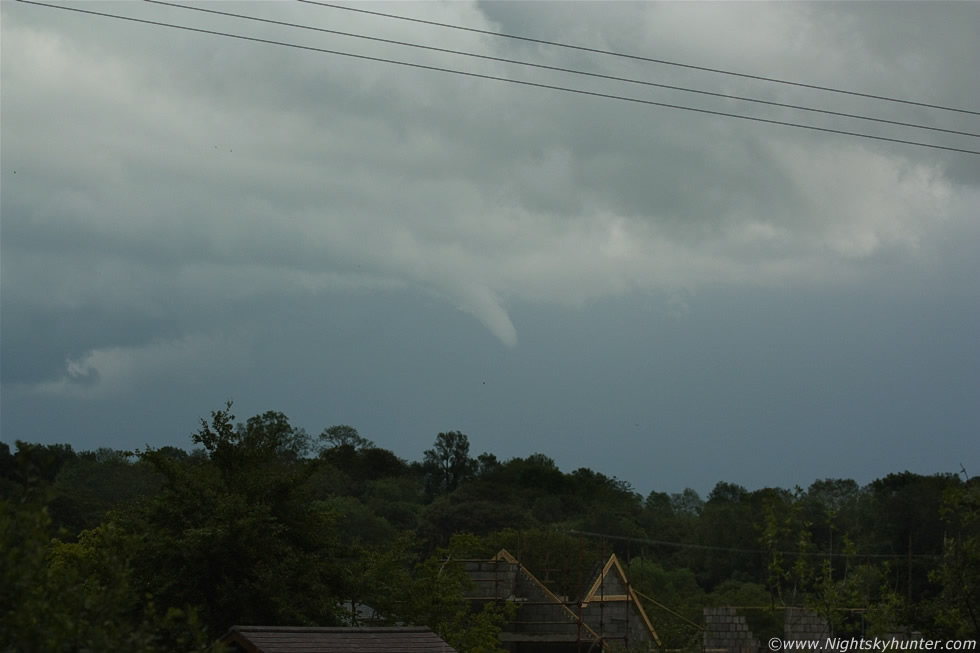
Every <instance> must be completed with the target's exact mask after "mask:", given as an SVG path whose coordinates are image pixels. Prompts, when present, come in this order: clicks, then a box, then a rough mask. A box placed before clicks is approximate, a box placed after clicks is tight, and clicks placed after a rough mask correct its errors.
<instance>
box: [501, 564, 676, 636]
mask: <svg viewBox="0 0 980 653" xmlns="http://www.w3.org/2000/svg"><path fill="white" fill-rule="evenodd" d="M491 560H494V561H498V562H499V561H501V560H502V561H504V562H508V563H510V564H512V565H517V566H518V568H520V570H521V571H523V572H524V573H525V574H526V575H527V577H528V578H529V579H531V582H532V583H534V584H535V585H536V586H537V587H538V589H540V590H541V591H543V592H544V594H545V596H547V597H548V599H550V600H551V601H554V602H555V605H558V606H560V607H561V608H562V609H563V610H564V611H565V612H567V613H568V614H569V616H571V618H572V619H574V620H575V622H576V623H577V624H579V625H580V626H581V627H582V628H583V629H584V630H586V631H587V632H588V633H589V634H590V635H592V637H593V638H594V639H595V641H597V642H600V643H602V644H603V645H604V644H605V643H604V642H603V639H602V637H600V636H599V633H597V632H596V631H594V630H592V628H590V627H589V625H588V624H587V623H585V621H583V620H582V619H581V617H579V615H578V614H576V613H575V611H574V610H572V609H571V608H570V607H568V606H567V605H566V604H565V602H564V601H562V600H561V599H559V598H558V597H557V596H555V593H554V592H552V591H551V590H550V589H548V586H547V585H545V584H544V583H542V582H541V581H540V580H538V577H537V576H535V575H534V574H532V573H531V572H530V571H529V570H528V568H527V567H525V566H524V565H523V564H521V562H520V561H519V560H518V559H517V558H515V557H514V556H513V555H511V553H510V551H508V550H507V549H501V550H500V551H498V552H497V555H495V556H494V557H493V558H491ZM657 641H658V642H659V641H660V640H657Z"/></svg>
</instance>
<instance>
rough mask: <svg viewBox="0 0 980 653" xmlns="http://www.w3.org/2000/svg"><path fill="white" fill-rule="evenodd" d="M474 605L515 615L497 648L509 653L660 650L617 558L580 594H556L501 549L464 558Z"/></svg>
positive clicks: (605, 565) (606, 564)
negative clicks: (510, 607) (509, 606)
mask: <svg viewBox="0 0 980 653" xmlns="http://www.w3.org/2000/svg"><path fill="white" fill-rule="evenodd" d="M462 564H463V565H464V568H465V569H466V571H467V573H468V574H469V576H470V579H471V580H472V581H473V590H472V592H471V594H472V595H471V596H470V597H469V599H470V600H471V601H472V602H474V603H476V604H480V603H486V602H488V601H497V602H504V601H509V602H512V603H513V604H515V605H516V606H517V614H516V615H515V617H514V618H513V620H512V621H510V622H509V623H507V624H505V625H504V627H503V633H502V634H501V644H502V645H503V646H504V647H505V648H507V649H508V650H509V651H511V653H525V652H530V651H536V652H540V653H580V652H582V653H584V652H585V651H604V650H616V649H623V648H628V649H630V650H633V651H638V650H656V649H659V648H661V642H660V638H659V637H658V636H657V632H656V631H655V630H654V628H653V624H651V623H650V619H649V617H647V614H646V612H645V611H644V610H643V606H642V605H641V604H640V601H639V599H638V598H637V595H636V592H635V591H633V589H632V588H631V587H630V582H629V577H628V576H627V574H626V572H625V570H624V569H623V566H622V565H621V564H620V562H619V560H618V559H617V557H616V555H615V554H612V555H610V556H609V558H608V560H607V561H606V562H605V563H604V564H603V565H602V566H601V567H600V568H598V570H597V571H596V573H594V574H592V577H591V578H589V579H588V582H587V583H585V585H584V586H583V587H582V588H581V590H580V591H579V594H578V596H558V595H556V594H555V593H553V592H552V590H550V589H549V588H548V586H547V585H546V584H545V583H543V582H542V581H540V580H539V579H538V578H537V577H536V576H535V575H534V574H533V573H532V572H531V571H529V570H528V569H527V568H525V567H524V565H523V564H521V562H520V561H518V560H517V558H515V557H514V556H512V555H511V554H510V553H508V552H507V551H506V550H501V551H500V552H499V553H497V555H495V556H494V557H493V558H491V559H489V560H464V561H462Z"/></svg>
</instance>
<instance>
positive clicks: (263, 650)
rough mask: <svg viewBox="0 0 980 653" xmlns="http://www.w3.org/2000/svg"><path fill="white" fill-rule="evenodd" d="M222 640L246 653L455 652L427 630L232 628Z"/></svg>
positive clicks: (399, 628) (233, 648) (397, 628)
mask: <svg viewBox="0 0 980 653" xmlns="http://www.w3.org/2000/svg"><path fill="white" fill-rule="evenodd" d="M221 641H222V643H224V644H227V645H229V646H232V650H233V651H234V650H237V649H240V650H242V651H245V652H246V653H456V651H455V650H454V649H453V648H451V647H450V646H449V644H446V642H444V641H443V640H442V639H441V638H440V637H439V636H438V635H436V634H435V633H433V632H432V631H431V630H429V629H428V628H401V627H396V628H293V627H283V626H232V627H231V630H229V631H228V632H227V633H226V634H225V636H224V637H222V638H221Z"/></svg>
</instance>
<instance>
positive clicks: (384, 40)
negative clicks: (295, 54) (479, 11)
mask: <svg viewBox="0 0 980 653" xmlns="http://www.w3.org/2000/svg"><path fill="white" fill-rule="evenodd" d="M144 2H148V3H150V4H155V5H165V6H168V7H174V8H176V9H189V10H191V11H200V12H203V13H207V14H217V15H219V16H229V17H231V18H242V19H245V20H251V21H255V22H259V23H269V24H271V25H281V26H284V27H295V28H298V29H305V30H310V31H314V32H323V33H326V34H335V35H338V36H347V37H351V38H355V39H365V40H368V41H376V42H379V43H388V44H392V45H401V46H405V47H409V48H418V49H421V50H430V51H433V52H443V53H447V54H454V55H459V56H463V57H472V58H474V59H484V60H488V61H498V62H501V63H509V64H515V65H518V66H527V67H530V68H540V69H543V70H553V71H556V72H563V73H571V74H573V75H583V76H586V77H595V78H599V79H608V80H612V81H617V82H626V83H629V84H639V85H642V86H652V87H656V88H665V89H670V90H673V91H682V92H685V93H697V94H699V95H708V96H711V97H719V98H725V99H728V100H738V101H741V102H754V103H756V104H764V105H768V106H773V107H783V108H786V109H795V110H798V111H809V112H812V113H823V114H826V115H831V116H840V117H844V118H854V119H856V120H866V121H870V122H880V123H885V124H889V125H898V126H900V127H911V128H913V129H927V130H929V131H936V132H944V133H946V134H956V135H958V136H972V137H974V138H980V134H977V133H973V132H965V131H959V130H956V129H945V128H943V127H930V126H928V125H919V124H916V123H910V122H902V121H899V120H889V119H887V118H876V117H874V116H863V115H860V114H854V113H844V112H841V111H831V110H829V109H817V108H814V107H806V106H801V105H798V104H786V103H783V102H775V101H772V100H760V99H758V98H748V97H741V96H738V95H729V94H727V93H716V92H713V91H704V90H701V89H695V88H688V87H684V86H674V85H671V84H661V83H658V82H650V81H646V80H642V79H631V78H628V77H618V76H616V75H605V74H602V73H594V72H589V71H585V70H576V69H573V68H564V67H561V66H549V65H546V64H539V63H533V62H530V61H520V60H517V59H507V58H505V57H495V56H492V55H486V54H477V53H475V52H466V51H463V50H452V49H449V48H439V47H435V46H431V45H422V44H420V43H409V42H407V41H397V40H395V39H387V38H382V37H379V36H369V35H367V34H355V33H353V32H343V31H340V30H335V29H327V28H325V27H313V26H311V25H302V24H299V23H289V22H286V21H281V20H272V19H270V18H259V17H257V16H248V15H245V14H237V13H233V12H229V11H219V10H217V9H205V8H203V7H198V6H194V5H186V4H179V3H175V2H165V1H164V0H144Z"/></svg>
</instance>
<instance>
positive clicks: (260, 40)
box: [17, 0, 980, 155]
mask: <svg viewBox="0 0 980 653" xmlns="http://www.w3.org/2000/svg"><path fill="white" fill-rule="evenodd" d="M17 2H20V3H23V4H29V5H36V6H39V7H47V8H49V9H59V10H62V11H71V12H75V13H81V14H88V15H92V16H100V17H103V18H114V19H117V20H123V21H127V22H133V23H141V24H144V25H156V26H158V27H168V28H171V29H179V30H184V31H188V32H196V33H199V34H209V35H212V36H223V37H226V38H233V39H238V40H241V41H251V42H254V43H265V44H267V45H278V46H282V47H287V48H295V49H298V50H306V51H309V52H320V53H323V54H334V55H338V56H342V57H349V58H353V59H361V60H364V61H375V62H379V63H388V64H393V65H397V66H405V67H410V68H419V69H423V70H432V71H436V72H443V73H450V74H453V75H461V76H465V77H474V78H477V79H487V80H493V81H498V82H507V83H510V84H518V85H520V86H527V87H534V88H544V89H550V90H554V91H562V92H565V93H574V94H576V95H587V96H591V97H599V98H606V99H610V100H619V101H622V102H630V103H633V104H643V105H647V106H656V107H664V108H669V109H678V110H682V111H693V112H695V113H702V114H708V115H715V116H724V117H727V118H736V119H739V120H749V121H752V122H758V123H765V124H771V125H782V126H785V127H795V128H797V129H806V130H810V131H818V132H825V133H830V134H840V135H843V136H854V137H856V138H865V139H870V140H876V141H884V142H889V143H900V144H903V145H914V146H917V147H926V148H930V149H936V150H945V151H949V152H961V153H963V154H973V155H980V150H968V149H965V148H958V147H949V146H946V145H936V144H934V143H923V142H921V141H910V140H906V139H901V138H889V137H887V136H875V135H872V134H864V133H861V132H852V131H847V130H843V129H832V128H829V127H818V126H816V125H804V124H801V123H794V122H788V121H783V120H773V119H770V118H760V117H758V116H746V115H742V114H737V113H729V112H725V111H714V110H711V109H701V108H697V107H689V106H684V105H679V104H670V103H667V102H655V101H653V100H644V99H641V98H634V97H628V96H623V95H614V94H611V93H600V92H597V91H587V90H584V89H578V88H570V87H567V86H557V85H553V84H542V83H539V82H530V81H526V80H520V79H510V78H507V77H497V76H494V75H485V74H482V73H474V72H469V71H464V70H456V69H453V68H442V67H439V66H430V65H426V64H420V63H414V62H409V61H401V60H398V59H388V58H384V57H372V56H368V55H364V54H355V53H352V52H344V51H340V50H330V49H327V48H317V47H313V46H308V45H300V44H298V43H289V42H285V41H276V40H272V39H263V38H259V37H254V36H244V35H242V34H232V33H229V32H220V31H217V30H210V29H203V28H199V27H190V26H187V25H175V24H173V23H164V22H160V21H154V20H148V19H145V18H134V17H132V16H121V15H119V14H109V13H105V12H100V11H93V10H90V9H80V8H78V7H66V6H60V5H52V4H48V3H45V2H38V1H37V0H17Z"/></svg>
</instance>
